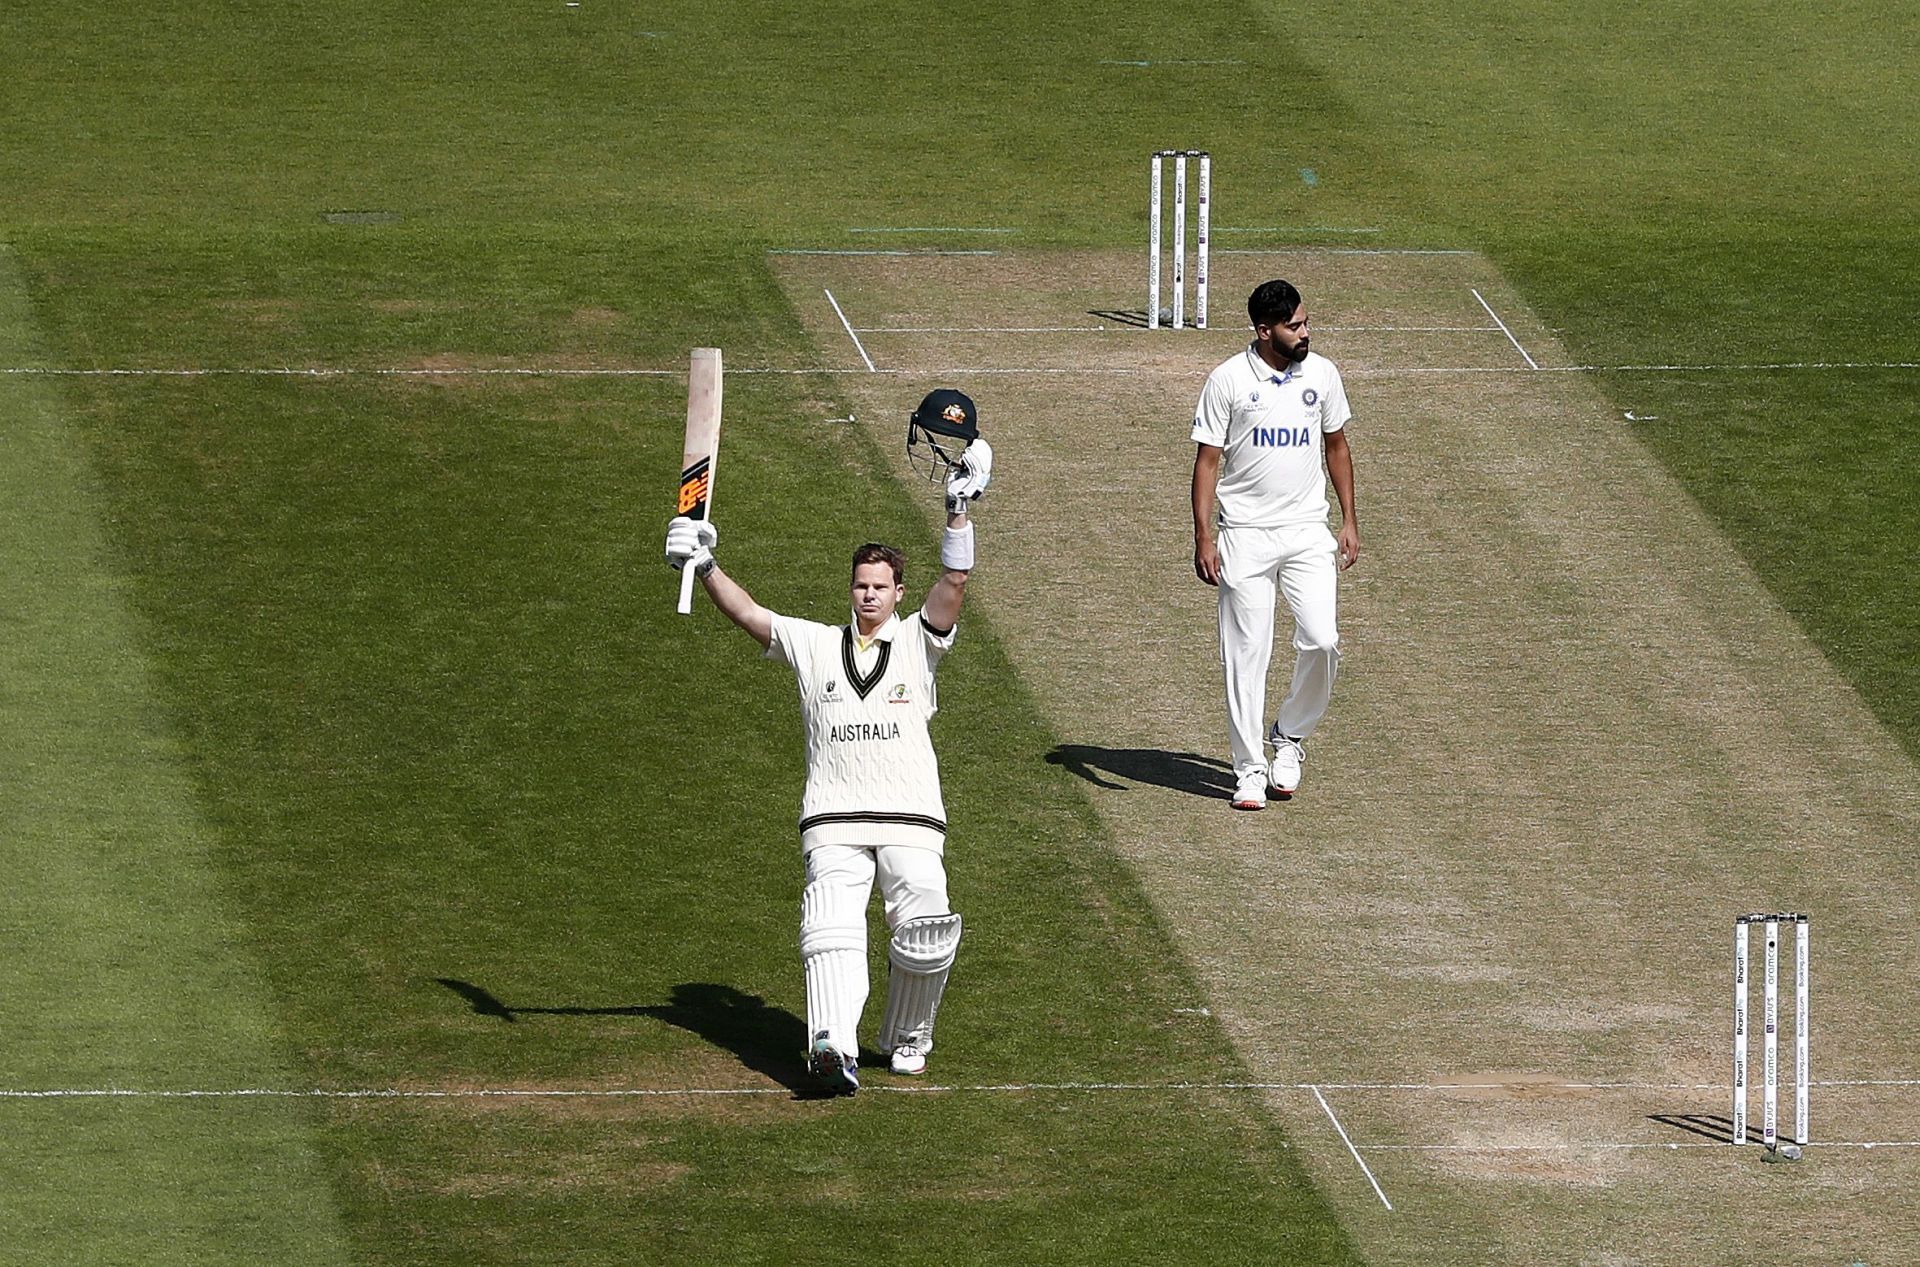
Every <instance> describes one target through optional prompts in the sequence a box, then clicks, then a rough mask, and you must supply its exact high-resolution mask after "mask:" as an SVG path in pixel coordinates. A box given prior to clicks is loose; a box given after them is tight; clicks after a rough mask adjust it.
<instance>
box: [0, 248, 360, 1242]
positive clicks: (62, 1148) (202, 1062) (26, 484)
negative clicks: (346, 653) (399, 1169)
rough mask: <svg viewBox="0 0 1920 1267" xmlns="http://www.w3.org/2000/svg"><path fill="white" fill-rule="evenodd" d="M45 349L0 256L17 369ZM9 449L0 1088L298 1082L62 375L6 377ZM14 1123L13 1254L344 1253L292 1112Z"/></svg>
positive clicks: (6, 336) (2, 404) (2, 693)
mask: <svg viewBox="0 0 1920 1267" xmlns="http://www.w3.org/2000/svg"><path fill="white" fill-rule="evenodd" d="M39 351H40V348H39V346H38V338H37V336H36V334H35V331H34V329H33V327H32V325H31V322H30V319H29V313H28V310H27V305H26V301H25V298H24V294H23V290H22V287H21V283H20V278H19V275H18V271H17V268H16V266H15V263H14V260H13V257H12V255H11V254H10V253H8V252H6V251H5V250H0V355H4V356H7V357H31V356H33V355H35V354H37V353H38V352H39ZM0 452H4V460H3V461H0V613H4V615H0V733H4V734H6V736H7V742H6V743H4V744H0V789H4V792H3V793H0V859H4V862H5V866H6V870H7V874H8V882H7V884H6V885H5V887H4V893H0V997H4V998H5V999H6V1004H7V1012H8V1018H9V1019H8V1031H7V1042H6V1043H5V1045H4V1047H3V1048H0V1076H4V1077H5V1078H6V1079H7V1080H8V1081H10V1082H15V1083H21V1082H49V1081H54V1080H56V1079H57V1080H60V1081H69V1080H72V1079H75V1078H80V1079H86V1080H94V1081H99V1082H111V1081H116V1080H127V1081H137V1082H143V1083H149V1084H157V1085H159V1086H165V1085H166V1084H168V1083H172V1082H181V1081H184V1082H187V1083H189V1084H191V1083H194V1082H201V1081H207V1080H214V1081H227V1080H234V1079H249V1080H254V1079H259V1080H272V1079H275V1078H277V1077H284V1070H283V1069H282V1068H281V1065H280V1062H279V1060H278V1059H277V1054H276V1046H277V1039H276V1031H275V1026H274V1022H273V1013H272V1009H271V1007H270V1005H269V1002H268V1000H267V997H266V994H265V991H264V990H263V988H262V985H261V982H260V980H259V978H258V976H257V973H256V970H255V968H254V965H253V964H252V963H251V961H250V958H249V955H248V953H247V952H246V950H245V949H244V948H243V947H242V945H241V933H240V930H239V929H238V928H236V926H235V924H234V922H233V921H232V920H231V919H229V918H228V917H227V916H226V914H225V912H224V911H223V908H222V902H221V898H220V893H219V885H218V882H217V880H216V879H215V876H214V873H213V871H212V869H211V867H210V866H209V864H208V860H207V857H206V838H205V834H204V829H203V826H202V824H201V822H200V820H199V818H198V817H197V815H196V813H195V810H194V806H193V803H192V797H191V794H190V791H189V788H188V785H187V781H186V778H185V775H184V772H183V771H182V769H181V766H180V758H179V754H178V753H177V751H176V749H175V747H174V745H173V743H172V741H171V738H170V736H169V729H168V726H167V724H166V721H165V718H164V717H163V716H162V714H161V712H160V710H159V709H158V707H157V706H156V704H155V701H154V698H153V692H152V688H151V685H150V683H149V681H148V677H147V670H146V667H145V664H144V661H143V659H142V656H141V654H140V652H139V650H138V649H137V646H136V638H135V633H134V628H133V624H132V621H131V618H130V616H129V614H128V608H127V603H126V598H125V595H124V593H123V588H122V585H121V583H120V581H119V580H118V579H117V578H116V576H115V575H114V573H113V571H112V569H111V568H110V567H109V566H108V564H107V560H106V550H105V546H104V543H103V541H102V539H101V536H100V533H99V529H98V523H97V515H98V506H97V503H96V501H95V499H94V497H93V495H92V490H91V487H90V484H89V479H88V476H87V474H86V471H85V469H84V466H83V463H82V461H81V459H80V458H79V456H78V453H77V449H76V445H75V443H74V441H73V438H72V435H71V433H70V431H69V427H68V422H67V419H66V417H65V415H64V413H63V411H62V408H61V404H60V401H59V400H58V399H57V397H56V396H55V394H54V392H53V390H52V388H51V386H50V385H49V384H46V383H44V382H37V381H34V380H31V379H25V378H16V379H12V380H6V381H0ZM5 1129H6V1132H7V1141H8V1147H7V1148H6V1149H5V1150H4V1154H3V1155H0V1193H4V1194H5V1195H4V1199H3V1200H0V1207H3V1208H4V1210H5V1214H6V1228H7V1235H6V1239H7V1241H8V1243H9V1244H10V1245H11V1246H12V1247H13V1248H15V1249H21V1248H23V1247H30V1252H31V1255H32V1261H34V1262H35V1263H40V1264H46V1263H88V1264H92V1263H103V1262H143V1263H168V1262H183V1263H184V1262H192V1263H209V1264H213V1263H235V1264H240V1263H249V1264H251V1263H259V1262H262V1261H276V1262H282V1263H289V1264H294V1263H298V1264H336V1263H343V1262H345V1261H346V1260H347V1255H346V1250H345V1242H344V1237H343V1233H342V1229H341V1226H340V1223H339V1220H338V1217H337V1215H336V1213H335V1210H334V1207H333V1204H332V1200H331V1197H330V1194H329V1193H328V1191H327V1188H326V1185H325V1183H324V1182H323V1181H322V1179H321V1178H320V1177H319V1173H318V1168H317V1166H316V1165H315V1161H314V1156H313V1152H312V1149H311V1146H310V1143H309V1141H308V1138H307V1133H306V1128H305V1126H304V1125H303V1115H302V1113H301V1112H300V1111H299V1110H298V1109H296V1108H293V1107H291V1106H274V1107H271V1108H269V1107H266V1106H262V1107H260V1108H259V1109H257V1110H255V1111H254V1112H253V1113H251V1114H250V1115H249V1116H248V1117H246V1118H245V1119H242V1120H235V1119H233V1118H227V1119H226V1120H223V1121H221V1122H217V1123H216V1122H206V1121H198V1122H196V1121H180V1120H177V1119H171V1118H169V1119H165V1120H159V1119H157V1118H156V1116H155V1114H154V1113H150V1112H144V1111H135V1112H130V1113H127V1114H124V1115H121V1116H118V1117H115V1118H113V1119H110V1120H104V1121H100V1120H96V1121H91V1122H89V1123H88V1128H87V1130H86V1131H85V1133H84V1134H82V1133H78V1132H75V1131H74V1130H73V1129H72V1124H71V1123H70V1122H67V1121H64V1120H61V1119H58V1118H55V1119H47V1118H44V1117H21V1116H18V1115H13V1116H10V1117H8V1118H7V1119H6V1121H5Z"/></svg>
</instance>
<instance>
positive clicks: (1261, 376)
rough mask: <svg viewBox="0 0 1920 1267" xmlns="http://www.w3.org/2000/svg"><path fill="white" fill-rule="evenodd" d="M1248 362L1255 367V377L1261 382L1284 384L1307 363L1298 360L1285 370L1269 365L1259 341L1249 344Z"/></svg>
mask: <svg viewBox="0 0 1920 1267" xmlns="http://www.w3.org/2000/svg"><path fill="white" fill-rule="evenodd" d="M1247 363H1248V364H1249V365H1251V366H1252V367H1253V376H1254V378H1255V379H1257V380H1259V381H1261V382H1267V383H1279V384H1282V385H1283V386H1284V385H1285V383H1286V381H1287V380H1288V379H1290V378H1292V377H1294V376H1295V375H1297V374H1299V373H1300V372H1301V367H1302V366H1304V365H1305V364H1306V362H1305V361H1296V362H1294V363H1293V364H1291V365H1289V366H1287V368H1285V369H1283V370H1277V369H1275V368H1273V366H1271V365H1268V364H1267V362H1266V358H1265V357H1263V356H1261V355H1260V344H1259V343H1258V342H1257V341H1256V342H1253V343H1249V344H1247Z"/></svg>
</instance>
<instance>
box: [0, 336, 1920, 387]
mask: <svg viewBox="0 0 1920 1267" xmlns="http://www.w3.org/2000/svg"><path fill="white" fill-rule="evenodd" d="M1115 328H1116V329H1132V328H1133V327H1115ZM1472 328H1474V329H1488V330H1491V329H1497V328H1498V327H1494V326H1483V327H1472ZM1323 329H1325V327H1323ZM1915 369H1920V361H1775V362H1754V363H1727V364H1717V365H1716V364H1706V365H1542V366H1540V367H1539V369H1538V370H1537V371H1536V370H1528V369H1522V368H1520V367H1519V366H1517V365H1407V366H1372V367H1369V366H1359V367H1348V368H1346V369H1343V370H1342V371H1341V372H1342V373H1343V374H1345V375H1347V376H1348V377H1349V378H1355V377H1358V378H1394V377H1399V376H1402V375H1409V374H1532V373H1541V374H1624V373H1635V374H1654V373H1661V374H1726V373H1752V372H1757V371H1762V370H1915ZM869 372H871V373H875V374H896V375H902V374H907V375H920V376H924V377H940V376H943V375H958V374H1080V375H1088V376H1097V377H1101V378H1107V377H1112V376H1115V375H1123V374H1125V375H1134V374H1138V375H1155V374H1174V373H1178V374H1182V375H1184V371H1168V370H1161V369H1139V368H1135V367H1130V366H1111V367H1105V368H1101V367H1088V366H979V365H952V366H938V367H933V368H929V369H918V368H912V369H904V370H891V369H888V370H882V369H875V370H872V371H868V370H856V369H844V368H838V367H831V366H813V367H807V366H781V365H747V366H729V367H728V368H727V373H729V374H865V373H869ZM686 373H687V371H686V370H685V369H675V370H656V369H625V368H615V367H608V368H603V369H560V368H551V369H549V368H543V367H541V366H533V365H527V366H501V367H497V368H484V367H468V368H452V369H400V368H393V369H383V368H380V367H365V366H335V367H326V366H318V367H308V368H299V367H270V366H234V367H229V368H181V369H167V368H161V367H127V368H117V369H115V368H100V369H82V368H73V367H66V366H49V365H13V366H0V374H10V375H16V376H41V377H47V378H221V377H237V378H684V377H686Z"/></svg>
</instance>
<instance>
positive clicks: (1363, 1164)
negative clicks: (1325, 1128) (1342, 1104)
mask: <svg viewBox="0 0 1920 1267" xmlns="http://www.w3.org/2000/svg"><path fill="white" fill-rule="evenodd" d="M1313 1098H1314V1099H1316V1100H1318V1101H1320V1107H1321V1108H1323V1109H1325V1110H1326V1111H1327V1120H1328V1121H1329V1122H1332V1123H1333V1129H1334V1130H1336V1131H1339V1132H1340V1142H1341V1143H1343V1144H1345V1145H1346V1146H1347V1151H1348V1152H1350V1153H1352V1154H1353V1159H1354V1160H1355V1161H1357V1162H1359V1163H1360V1173H1361V1174H1363V1175H1365V1176H1366V1177H1367V1182H1368V1183H1370V1184H1372V1185H1373V1195H1375V1196H1377V1197H1379V1198H1380V1204H1381V1205H1384V1206H1386V1207H1387V1209H1388V1210H1389V1211H1391V1210H1392V1209H1393V1202H1391V1201H1389V1200H1387V1194H1386V1193H1385V1192H1383V1191H1381V1190H1380V1181H1379V1180H1378V1179H1375V1178H1374V1177H1373V1168H1372V1167H1371V1166H1369V1165H1367V1159H1366V1158H1365V1157H1362V1156H1361V1155H1360V1150H1359V1149H1357V1148H1355V1147H1354V1146H1353V1141H1352V1140H1351V1139H1348V1138H1347V1128H1346V1127H1344V1126H1342V1125H1340V1119H1339V1118H1337V1117H1335V1116H1334V1115H1333V1106H1332V1105H1331V1104H1328V1103H1327V1097H1326V1096H1324V1095H1321V1094H1320V1088H1319V1087H1315V1088H1313Z"/></svg>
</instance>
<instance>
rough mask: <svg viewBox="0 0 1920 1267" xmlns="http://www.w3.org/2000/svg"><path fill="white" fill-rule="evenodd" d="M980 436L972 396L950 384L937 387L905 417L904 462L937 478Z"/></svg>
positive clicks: (943, 475)
mask: <svg viewBox="0 0 1920 1267" xmlns="http://www.w3.org/2000/svg"><path fill="white" fill-rule="evenodd" d="M979 438H980V415H979V414H978V412H976V411H975V409H974V407H973V400H972V398H970V397H969V396H968V395H967V394H966V393H965V392H962V391H956V390H954V389H953V388H951V387H940V388H936V389H935V390H933V391H930V392H928V393H927V395H926V398H925V399H923V400H922V401H921V402H920V406H919V408H917V409H915V410H914V411H913V413H912V415H911V416H910V417H908V419H907V461H908V463H909V464H910V465H911V466H912V467H913V469H914V470H916V471H924V472H925V474H926V477H927V478H928V479H929V480H933V481H938V480H941V479H944V478H946V475H947V472H948V471H949V470H950V469H951V468H952V467H953V466H954V464H955V463H957V462H958V461H959V460H960V456H961V455H962V454H964V453H965V452H966V451H967V446H968V445H969V444H972V443H973V442H974V441H975V440H977V439H979Z"/></svg>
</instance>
